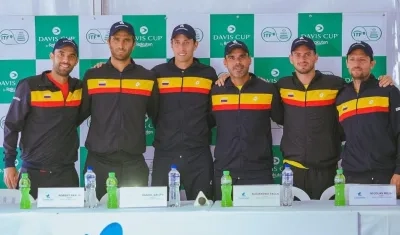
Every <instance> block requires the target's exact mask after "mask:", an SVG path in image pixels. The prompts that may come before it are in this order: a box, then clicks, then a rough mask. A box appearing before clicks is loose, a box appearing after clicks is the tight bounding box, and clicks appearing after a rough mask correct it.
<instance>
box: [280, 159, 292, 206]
mask: <svg viewBox="0 0 400 235" xmlns="http://www.w3.org/2000/svg"><path fill="white" fill-rule="evenodd" d="M292 190H293V171H292V170H291V169H290V166H289V164H285V169H284V170H283V171H282V205H283V206H292V203H293V192H292Z"/></svg>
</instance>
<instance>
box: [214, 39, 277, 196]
mask: <svg viewBox="0 0 400 235" xmlns="http://www.w3.org/2000/svg"><path fill="white" fill-rule="evenodd" d="M250 64H251V57H250V55H249V50H248V47H247V46H246V44H245V43H244V42H241V41H236V40H235V41H232V42H229V43H228V44H227V45H226V46H225V58H224V65H225V67H226V68H227V69H228V71H229V74H230V77H229V78H228V79H227V81H226V83H225V85H224V86H223V87H219V86H214V87H213V88H212V90H211V95H212V110H213V116H214V117H215V120H216V125H217V142H216V146H215V152H214V156H215V161H214V169H215V173H214V174H215V175H214V176H215V178H214V182H215V183H214V185H215V188H214V190H215V193H214V196H215V200H220V199H221V176H222V173H223V171H225V170H229V171H230V174H231V176H232V180H233V184H234V185H250V184H272V183H273V178H272V167H273V155H272V134H271V122H270V121H269V120H270V119H271V118H272V120H273V121H275V122H277V123H278V124H282V121H283V116H282V114H283V108H282V104H281V101H280V97H279V93H278V91H277V90H276V88H275V86H274V85H273V84H272V83H268V82H266V81H265V80H263V79H261V78H258V77H257V76H256V75H255V74H253V73H249V67H250Z"/></svg>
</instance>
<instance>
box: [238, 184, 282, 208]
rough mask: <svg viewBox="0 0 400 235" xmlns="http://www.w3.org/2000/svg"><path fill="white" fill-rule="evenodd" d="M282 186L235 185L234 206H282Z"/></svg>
mask: <svg viewBox="0 0 400 235" xmlns="http://www.w3.org/2000/svg"><path fill="white" fill-rule="evenodd" d="M280 194H281V186H280V185H279V184H271V185H269V184H268V185H234V186H233V206H280V205H281V199H280Z"/></svg>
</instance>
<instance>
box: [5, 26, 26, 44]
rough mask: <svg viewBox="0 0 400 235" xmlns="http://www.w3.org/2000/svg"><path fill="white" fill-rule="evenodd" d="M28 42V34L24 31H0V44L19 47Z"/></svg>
mask: <svg viewBox="0 0 400 235" xmlns="http://www.w3.org/2000/svg"><path fill="white" fill-rule="evenodd" d="M28 41H29V34H28V32H27V31H26V30H24V29H3V30H1V31H0V43H2V44H5V45H21V44H25V43H27V42H28Z"/></svg>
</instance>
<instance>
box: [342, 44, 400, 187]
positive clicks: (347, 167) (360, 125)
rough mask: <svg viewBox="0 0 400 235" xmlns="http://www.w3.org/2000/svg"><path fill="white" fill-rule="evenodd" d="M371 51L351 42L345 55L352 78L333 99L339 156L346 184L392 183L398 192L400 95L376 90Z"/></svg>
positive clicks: (388, 89) (394, 90)
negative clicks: (341, 141) (340, 136)
mask: <svg viewBox="0 0 400 235" xmlns="http://www.w3.org/2000/svg"><path fill="white" fill-rule="evenodd" d="M375 63H376V61H374V57H373V50H372V48H371V47H370V45H368V44H367V43H365V42H360V43H354V44H353V45H351V46H350V48H349V50H348V53H347V60H346V64H347V68H348V69H349V73H350V74H351V77H352V79H353V82H352V83H349V84H347V85H346V86H345V87H344V89H343V90H342V91H341V92H340V93H339V95H338V97H337V99H336V105H337V110H338V113H339V121H340V124H341V125H342V127H343V129H344V132H345V135H346V144H345V146H344V150H343V152H342V154H341V158H342V167H343V170H344V173H345V176H346V182H347V183H360V184H389V183H390V184H394V185H396V186H397V193H398V194H399V191H400V92H399V89H398V88H397V87H395V86H389V87H384V88H382V87H379V84H378V81H377V80H376V78H375V76H374V75H373V74H372V73H371V70H372V68H373V67H374V66H375Z"/></svg>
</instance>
